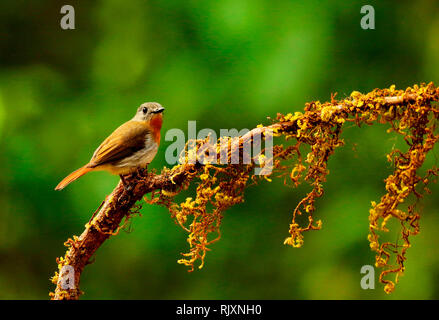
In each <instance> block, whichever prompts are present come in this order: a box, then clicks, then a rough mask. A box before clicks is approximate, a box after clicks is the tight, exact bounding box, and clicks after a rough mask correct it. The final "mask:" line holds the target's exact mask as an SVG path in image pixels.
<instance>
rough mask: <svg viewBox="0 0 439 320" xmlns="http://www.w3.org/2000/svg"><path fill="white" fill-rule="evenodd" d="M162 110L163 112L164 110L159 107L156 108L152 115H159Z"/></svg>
mask: <svg viewBox="0 0 439 320" xmlns="http://www.w3.org/2000/svg"><path fill="white" fill-rule="evenodd" d="M164 110H165V108H163V107H160V108H157V109H156V110H154V111H153V112H152V113H161V112H163V111H164Z"/></svg>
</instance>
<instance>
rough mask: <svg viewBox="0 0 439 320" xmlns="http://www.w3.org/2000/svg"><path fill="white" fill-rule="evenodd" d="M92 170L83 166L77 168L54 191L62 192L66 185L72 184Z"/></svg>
mask: <svg viewBox="0 0 439 320" xmlns="http://www.w3.org/2000/svg"><path fill="white" fill-rule="evenodd" d="M92 170H93V168H90V167H87V165H85V166H84V167H82V168H79V169H78V170H76V171H73V172H72V173H71V174H69V175H68V176H67V177H65V178H64V179H63V180H62V181H61V182H60V183H59V184H58V185H57V186H56V188H55V190H62V189H64V188H65V187H66V186H67V185H68V184H70V183H72V182H73V181H75V180H76V179H78V178H79V177H82V176H83V175H84V174H86V173H87V172H90V171H92Z"/></svg>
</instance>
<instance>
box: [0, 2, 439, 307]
mask: <svg viewBox="0 0 439 320" xmlns="http://www.w3.org/2000/svg"><path fill="white" fill-rule="evenodd" d="M64 4H65V3H63V2H61V1H55V0H45V1H38V0H28V1H12V0H7V1H2V2H1V4H0V147H1V149H2V152H1V153H0V165H1V168H2V170H1V171H0V188H1V190H2V192H1V193H0V207H1V209H0V221H1V222H0V298H2V299H34V298H39V299H46V298H48V292H49V291H50V290H52V289H53V286H52V284H51V283H50V281H49V277H50V276H51V275H52V274H53V272H54V270H55V269H56V263H55V257H57V256H60V255H62V253H63V252H64V247H63V242H64V241H65V240H66V239H67V238H68V237H70V236H71V235H73V234H79V233H80V232H82V230H83V228H84V224H85V223H86V222H87V221H88V219H89V218H90V216H91V214H92V213H93V212H94V210H95V209H96V208H97V206H98V205H99V204H100V202H101V201H102V199H103V198H104V197H105V196H106V195H107V194H109V193H110V192H111V190H112V189H113V187H114V186H115V184H116V182H117V181H118V178H117V177H114V176H110V175H108V174H106V173H92V174H90V175H87V176H84V177H83V178H81V180H79V181H77V182H75V183H74V184H72V185H71V186H69V188H68V189H66V190H64V191H63V192H55V191H54V190H53V188H54V187H55V185H56V184H57V183H58V182H59V180H61V179H62V178H63V177H64V176H65V175H67V174H68V173H70V172H71V171H72V170H73V169H76V168H77V167H79V166H81V165H83V164H84V163H85V162H87V161H88V160H89V157H90V156H91V154H92V152H93V151H94V149H95V148H96V147H97V146H98V144H99V143H100V142H101V141H102V140H103V139H104V138H105V137H106V136H107V135H108V134H109V133H110V132H111V131H112V130H114V129H115V128H116V127H117V126H118V125H120V124H121V123H122V122H124V121H126V120H128V119H130V118H131V117H132V116H133V114H134V112H135V110H136V107H137V106H138V105H139V104H140V103H142V102H145V101H158V102H160V103H161V104H163V106H165V107H166V113H165V122H164V127H163V132H165V131H166V130H169V129H171V128H181V129H183V130H186V129H187V121H188V120H197V127H198V128H212V129H215V130H217V132H219V129H220V128H237V129H242V128H252V127H255V126H256V125H257V124H259V123H261V122H262V123H266V122H265V121H264V119H265V118H266V117H267V116H271V117H274V116H275V115H276V113H277V112H281V113H284V114H286V113H289V112H293V113H294V112H295V111H301V110H303V106H304V103H305V102H306V101H312V100H321V101H326V100H329V99H330V94H331V93H334V92H338V96H337V97H338V98H341V97H345V96H348V95H349V94H350V93H351V92H352V91H354V90H358V91H361V92H368V91H371V90H372V89H374V88H376V87H389V86H390V85H391V84H395V85H396V87H397V88H405V87H407V86H410V85H413V84H414V83H419V82H429V81H434V82H435V83H436V84H438V83H439V62H438V61H439V59H438V58H439V42H438V41H437V39H438V36H439V23H438V21H439V3H438V2H437V1H435V0H420V1H416V2H414V1H369V2H368V4H370V5H373V6H374V7H375V11H376V29H375V30H362V29H361V28H360V19H361V14H360V8H361V6H362V5H364V2H362V1H349V2H346V1H329V0H327V1H316V0H310V1H306V2H303V1H286V0H285V1H280V0H279V1H263V0H233V1H232V0H225V1H203V2H200V1H193V0H190V1H182V0H178V1H165V0H156V1H140V0H133V1H129V2H126V1H121V0H107V1H87V2H86V3H85V2H79V1H71V2H70V4H71V5H73V6H74V8H75V12H76V29H75V30H62V29H61V28H60V27H59V21H60V18H61V14H60V8H61V6H62V5H64ZM386 129H387V127H385V126H379V125H377V126H373V127H363V128H355V127H354V126H353V127H352V128H350V129H345V131H344V133H343V135H342V138H344V139H345V141H346V145H345V146H344V147H343V148H340V149H339V150H337V152H336V153H335V154H334V156H333V158H332V159H331V160H330V161H329V164H328V168H329V170H330V174H329V176H328V181H327V182H326V183H325V190H326V193H325V195H324V196H323V197H322V198H321V199H320V200H319V201H318V202H317V203H316V216H317V218H318V219H322V221H323V228H322V230H321V231H319V232H316V233H312V234H307V236H306V241H305V244H304V245H303V247H302V248H300V249H292V248H290V247H287V246H284V245H283V244H282V242H283V239H284V237H285V232H286V230H287V229H288V224H289V222H290V216H291V208H292V207H295V205H296V204H297V202H298V201H300V199H301V198H302V196H303V195H304V194H305V193H306V192H307V191H309V189H307V188H306V187H300V188H298V189H288V188H285V187H283V185H282V182H281V181H278V180H274V181H273V182H272V183H270V184H268V185H266V184H264V183H261V184H259V185H258V186H255V187H253V188H250V189H248V190H247V192H246V195H245V197H246V201H245V202H244V203H243V204H239V205H237V206H235V207H233V208H231V209H230V210H228V211H227V212H226V213H225V217H224V219H223V222H222V239H221V241H219V242H217V243H215V245H213V247H212V249H213V251H212V252H211V253H210V254H209V257H208V259H207V260H206V264H205V267H204V268H203V269H202V270H199V271H196V272H193V273H188V272H187V270H186V268H184V267H182V266H180V265H178V264H177V263H176V260H177V257H178V255H179V253H180V252H183V251H184V250H185V249H186V245H187V244H186V242H185V241H186V235H185V234H184V232H183V231H182V230H181V229H180V228H178V227H177V226H176V225H175V224H174V222H173V221H172V220H171V219H170V217H169V213H168V212H167V210H166V209H165V208H161V207H156V206H148V205H146V204H145V205H144V206H143V209H142V214H143V215H142V217H140V218H139V217H136V218H134V219H133V221H132V223H131V227H130V229H131V230H132V232H122V233H121V234H119V235H118V236H117V237H113V238H111V239H110V241H108V242H107V243H106V244H105V245H104V246H103V247H102V248H100V250H99V251H98V253H97V255H96V261H95V262H94V263H93V264H92V265H91V266H88V267H87V268H86V270H85V272H84V273H83V276H82V280H81V286H82V288H83V290H85V291H86V294H85V295H84V296H83V299H100V298H107V299H112V298H115V299H319V298H329V299H338V298H348V299H371V298H378V299H381V298H384V299H395V298H403V299H408V298H409V299H431V298H436V299H438V298H439V285H438V283H439V282H438V281H437V280H438V278H439V271H438V270H439V246H437V241H438V236H437V234H438V233H437V230H436V229H437V228H438V226H439V216H438V214H437V208H438V207H439V197H437V195H438V194H439V187H438V186H436V185H432V187H431V189H432V192H433V193H432V195H430V196H426V197H425V198H424V199H423V200H422V206H423V215H422V217H421V220H420V227H421V232H420V234H419V235H417V236H416V237H414V238H413V241H412V244H413V246H412V248H410V250H409V251H408V253H407V263H406V272H405V275H404V277H403V278H401V279H400V283H399V285H398V287H397V288H396V290H395V292H394V293H393V294H392V295H390V296H386V295H385V293H384V292H383V291H382V290H381V288H379V284H378V281H377V282H376V289H375V290H367V291H365V290H362V289H361V288H360V279H361V276H362V275H361V274H360V268H361V266H363V265H365V264H373V263H374V254H373V252H371V251H370V249H369V242H368V241H367V234H368V211H369V207H370V201H372V200H375V201H376V200H378V199H379V198H380V197H381V195H382V194H383V193H384V186H385V185H384V182H383V179H384V178H385V177H387V176H388V175H389V174H390V173H391V170H392V169H391V167H390V166H389V164H388V163H387V161H386V158H385V155H386V153H388V152H389V151H390V150H391V149H392V147H394V146H395V145H400V143H401V142H400V141H398V140H397V139H396V138H395V136H394V135H391V134H387V133H386V132H385V131H386ZM170 143H171V142H169V141H164V139H163V142H162V145H161V147H160V151H159V153H158V155H157V157H156V159H155V160H154V162H153V163H152V164H151V167H153V168H156V169H158V170H159V169H161V168H162V167H163V166H164V165H167V164H166V163H165V159H164V157H163V156H162V155H163V154H164V150H165V149H166V146H167V145H169V144H170ZM434 152H435V151H434ZM434 152H433V155H432V156H431V157H430V158H428V159H427V161H426V163H425V166H426V167H431V164H432V163H435V161H436V156H435V155H434Z"/></svg>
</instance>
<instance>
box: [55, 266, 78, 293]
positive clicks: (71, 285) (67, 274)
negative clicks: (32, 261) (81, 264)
mask: <svg viewBox="0 0 439 320" xmlns="http://www.w3.org/2000/svg"><path fill="white" fill-rule="evenodd" d="M58 285H59V286H60V287H61V289H63V290H67V289H75V288H76V287H75V269H74V268H73V267H72V266H70V265H65V266H63V267H62V268H61V270H60V271H59V275H58Z"/></svg>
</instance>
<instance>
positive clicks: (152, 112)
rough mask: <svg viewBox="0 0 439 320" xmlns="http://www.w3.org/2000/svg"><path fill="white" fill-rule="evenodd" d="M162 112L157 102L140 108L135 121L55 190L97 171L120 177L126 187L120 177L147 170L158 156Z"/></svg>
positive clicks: (102, 146) (133, 119)
mask: <svg viewBox="0 0 439 320" xmlns="http://www.w3.org/2000/svg"><path fill="white" fill-rule="evenodd" d="M163 110H165V108H163V107H162V106H161V105H160V104H159V103H157V102H146V103H143V104H142V105H140V107H139V108H138V109H137V113H136V115H135V116H134V118H132V119H131V120H130V121H127V122H125V123H124V124H123V125H121V126H120V127H119V128H117V129H116V130H114V132H113V133H112V134H111V135H110V136H109V137H108V138H107V139H105V140H104V142H102V143H101V145H100V146H99V147H98V148H97V149H96V151H95V152H94V154H93V156H92V158H91V160H90V162H89V163H87V164H86V165H85V166H83V167H82V168H79V169H78V170H76V171H74V172H72V173H71V174H69V175H68V176H67V177H65V178H64V179H63V180H62V181H61V182H60V183H59V184H58V185H57V186H56V188H55V190H62V189H64V188H65V187H66V186H67V185H68V184H70V183H72V182H73V181H75V180H76V179H78V178H79V177H81V176H83V175H84V174H86V173H88V172H90V171H100V170H105V171H108V172H110V173H112V174H117V175H119V176H120V178H121V180H122V183H123V184H124V186H125V187H127V185H126V183H125V180H124V177H123V176H124V175H128V174H131V173H133V172H135V171H136V170H137V169H138V168H144V167H146V166H147V165H148V164H149V163H150V162H151V161H152V160H153V159H154V157H155V155H156V153H157V150H158V147H159V144H160V129H161V128H162V122H163V118H162V112H163Z"/></svg>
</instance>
